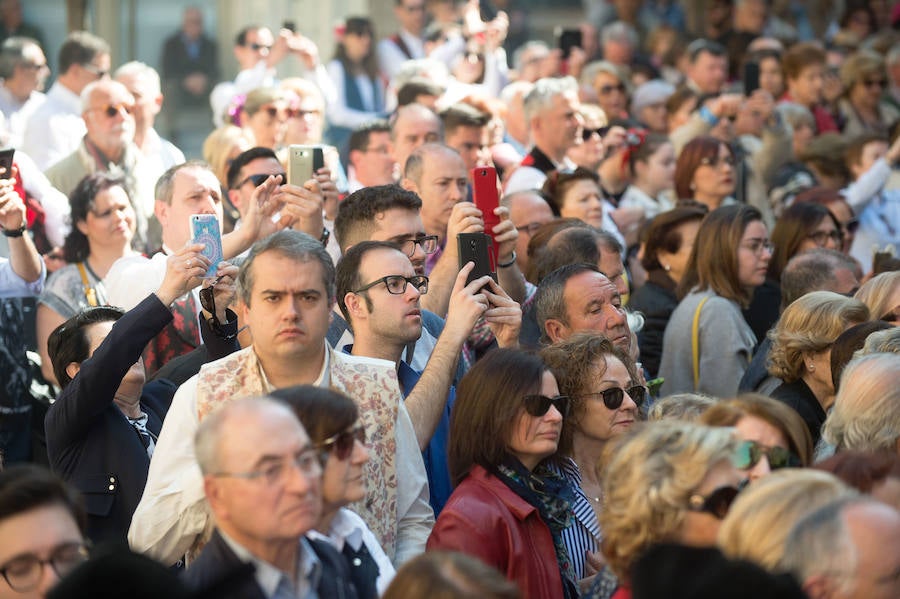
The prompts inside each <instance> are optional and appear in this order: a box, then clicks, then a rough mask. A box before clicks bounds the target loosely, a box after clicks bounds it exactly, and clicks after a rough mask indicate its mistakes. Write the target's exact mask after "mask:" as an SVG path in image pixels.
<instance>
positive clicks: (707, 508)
mask: <svg viewBox="0 0 900 599" xmlns="http://www.w3.org/2000/svg"><path fill="white" fill-rule="evenodd" d="M743 488H744V484H743V483H742V484H741V486H739V487H731V486H728V487H719V488H718V489H716V490H715V491H713V492H712V493H710V494H709V495H707V496H706V497H704V496H703V495H700V494H699V493H696V494H694V495H691V496H690V497H689V498H688V509H689V510H690V511H692V512H705V513H707V514H712V515H713V516H715V517H716V518H718V519H719V520H723V519H724V518H725V516H727V515H728V510H729V509H731V504H732V503H734V500H735V499H736V498H737V496H738V494H739V493H740V492H741V489H743Z"/></svg>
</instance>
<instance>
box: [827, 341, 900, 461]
mask: <svg viewBox="0 0 900 599" xmlns="http://www.w3.org/2000/svg"><path fill="white" fill-rule="evenodd" d="M898 372H900V354H893V353H878V354H870V355H868V356H863V357H861V358H856V359H854V360H851V361H850V363H849V364H847V367H846V368H845V369H844V372H843V374H841V383H840V387H839V388H838V393H837V397H836V398H835V401H834V407H833V408H832V410H831V413H830V414H829V415H828V418H827V420H825V426H824V428H823V429H822V438H824V439H825V440H826V441H827V442H828V443H830V444H832V445H834V446H835V448H836V449H837V450H838V451H840V450H843V449H852V450H859V451H879V450H890V451H895V450H896V445H897V439H898V438H900V409H897V406H900V386H898V385H897V373H898Z"/></svg>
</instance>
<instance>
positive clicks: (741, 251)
mask: <svg viewBox="0 0 900 599" xmlns="http://www.w3.org/2000/svg"><path fill="white" fill-rule="evenodd" d="M772 251H773V247H772V244H771V243H770V242H769V233H768V230H767V229H766V225H765V224H764V223H763V221H762V215H761V214H760V213H759V211H758V210H757V209H756V208H753V207H751V206H747V205H743V204H736V205H732V206H723V207H721V208H719V209H717V210H713V211H712V212H710V213H709V214H708V215H707V216H706V218H705V219H704V220H703V223H702V224H701V225H700V230H699V231H698V232H697V238H696V240H695V241H694V247H693V250H692V251H691V256H690V258H689V259H688V266H687V271H686V272H685V275H684V277H683V278H682V280H681V283H680V285H679V295H680V296H681V297H682V298H683V299H682V300H681V302H680V303H679V304H678V307H677V308H675V311H674V312H673V313H672V317H671V318H670V319H669V324H668V325H667V326H666V332H665V334H664V335H663V350H662V359H661V361H660V366H659V375H660V376H661V377H663V378H665V382H664V383H663V386H662V392H663V395H671V394H672V393H684V392H687V391H700V392H702V393H706V394H708V395H712V396H714V397H731V396H733V395H735V394H736V393H737V390H738V382H739V381H740V380H741V377H742V376H743V374H744V371H745V370H747V366H748V365H749V363H750V357H751V356H752V355H753V349H754V348H755V347H756V344H757V339H756V335H754V334H753V330H752V329H751V328H750V326H749V325H748V324H747V321H746V320H744V315H743V314H742V313H741V309H742V308H745V307H746V306H747V305H748V304H749V303H750V298H752V297H753V290H754V289H755V288H756V287H759V286H760V285H762V284H763V282H764V281H765V280H766V272H767V270H768V266H769V261H770V260H771V259H772Z"/></svg>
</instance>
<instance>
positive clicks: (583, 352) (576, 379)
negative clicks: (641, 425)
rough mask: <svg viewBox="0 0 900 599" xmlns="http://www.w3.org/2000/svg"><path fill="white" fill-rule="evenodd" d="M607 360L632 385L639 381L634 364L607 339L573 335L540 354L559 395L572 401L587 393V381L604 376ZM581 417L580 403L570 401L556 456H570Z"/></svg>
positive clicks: (593, 335) (587, 334)
mask: <svg viewBox="0 0 900 599" xmlns="http://www.w3.org/2000/svg"><path fill="white" fill-rule="evenodd" d="M608 357H612V358H615V359H617V360H619V361H620V362H621V363H622V364H624V365H625V369H626V370H627V371H628V376H630V377H631V380H632V381H635V382H637V381H639V380H641V378H640V375H639V373H638V369H637V366H636V365H635V363H634V360H632V359H631V357H630V356H629V355H628V354H626V353H625V352H624V351H622V350H621V349H619V348H618V347H616V346H615V345H613V343H612V341H610V340H609V339H608V338H607V337H604V336H603V335H598V334H597V333H576V334H574V335H572V336H571V337H569V338H568V339H566V340H565V341H560V342H558V343H554V344H553V345H551V346H549V347H545V348H544V349H543V350H541V358H542V359H543V360H544V363H545V364H546V365H547V367H548V368H549V369H550V372H552V373H553V376H554V377H556V384H557V385H558V386H559V392H560V393H561V394H563V395H568V396H569V397H573V398H574V397H576V396H578V395H581V394H583V393H587V392H590V389H591V381H594V380H597V379H599V378H601V377H602V376H603V374H604V373H605V372H606V369H607V365H606V360H607V359H608ZM584 413H585V407H584V402H582V401H573V402H572V411H571V413H570V414H569V416H568V417H566V418H565V419H564V420H563V428H562V434H561V435H560V439H559V453H560V454H562V455H571V454H572V438H573V437H574V434H575V431H576V430H578V429H579V423H580V421H581V418H582V417H583V416H584Z"/></svg>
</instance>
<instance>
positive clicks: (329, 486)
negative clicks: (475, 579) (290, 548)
mask: <svg viewBox="0 0 900 599" xmlns="http://www.w3.org/2000/svg"><path fill="white" fill-rule="evenodd" d="M270 395H271V396H272V397H275V398H278V399H281V400H283V401H284V402H286V403H287V404H288V405H289V406H291V409H292V410H294V413H295V414H297V417H298V418H299V419H300V422H301V423H302V424H303V428H305V429H306V432H307V434H308V435H309V440H310V442H311V443H312V444H313V445H315V446H316V448H318V449H319V450H320V451H321V456H322V458H321V459H322V486H321V491H322V515H321V517H320V518H319V523H318V524H317V525H316V527H315V530H314V531H313V532H312V533H311V534H312V535H313V536H314V537H316V538H319V539H322V540H324V541H328V542H329V543H331V544H332V545H333V546H334V548H335V549H337V550H338V551H339V552H341V555H343V556H344V557H345V558H346V560H347V565H348V567H349V570H350V574H351V577H352V580H353V585H354V586H355V587H356V591H357V594H358V596H359V599H375V598H376V597H379V596H381V595H382V594H383V593H384V591H385V590H386V589H387V587H388V585H389V584H390V582H391V580H392V579H393V578H394V566H393V565H392V564H391V561H390V559H388V557H387V555H386V554H385V553H384V550H383V549H382V548H381V545H379V543H378V539H376V538H375V535H374V534H373V533H372V531H371V530H369V527H368V526H367V525H366V523H365V522H364V521H363V519H362V518H360V517H359V516H358V515H357V514H356V513H355V512H353V511H351V510H350V509H349V508H348V507H347V506H348V505H350V504H352V503H355V502H358V501H362V500H363V499H364V498H365V496H366V480H365V478H364V477H363V466H364V465H365V463H366V462H368V461H369V450H368V449H367V448H366V440H365V435H366V433H365V429H364V428H363V426H362V424H361V423H360V422H359V411H358V410H357V407H356V404H355V403H353V400H351V399H350V398H348V397H347V396H345V395H343V394H341V393H338V392H336V391H332V390H330V389H324V388H321V387H316V386H314V385H300V386H297V387H287V388H285V389H278V390H276V391H273V392H272V393H271V394H270Z"/></svg>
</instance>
